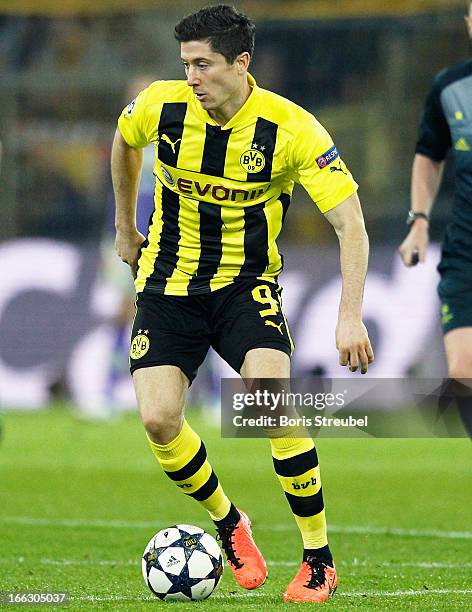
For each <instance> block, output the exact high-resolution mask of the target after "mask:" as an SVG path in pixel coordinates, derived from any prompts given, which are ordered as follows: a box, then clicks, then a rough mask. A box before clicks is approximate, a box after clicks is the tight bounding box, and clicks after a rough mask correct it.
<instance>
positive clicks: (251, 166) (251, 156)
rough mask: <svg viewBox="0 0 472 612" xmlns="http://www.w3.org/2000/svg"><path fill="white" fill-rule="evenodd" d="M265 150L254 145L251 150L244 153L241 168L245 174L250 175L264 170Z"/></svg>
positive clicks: (240, 159)
mask: <svg viewBox="0 0 472 612" xmlns="http://www.w3.org/2000/svg"><path fill="white" fill-rule="evenodd" d="M263 150H264V147H259V148H258V145H257V144H256V143H254V144H253V145H252V147H251V148H250V149H248V150H247V151H244V153H243V154H242V155H241V157H240V158H239V163H240V164H241V168H242V169H243V170H244V171H245V172H250V173H255V172H260V171H261V170H263V169H264V166H265V164H266V160H265V157H264V153H263V152H262V151H263Z"/></svg>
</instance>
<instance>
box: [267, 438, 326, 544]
mask: <svg viewBox="0 0 472 612" xmlns="http://www.w3.org/2000/svg"><path fill="white" fill-rule="evenodd" d="M270 445H271V449H272V460H273V463H274V468H275V472H276V474H277V477H278V479H279V480H280V484H281V485H282V489H283V490H284V493H285V496H286V498H287V500H288V503H289V504H290V508H291V509H292V512H293V515H294V517H295V521H296V522H297V525H298V528H299V529H300V533H301V535H302V539H303V546H304V548H305V549H316V548H322V547H324V546H326V545H327V543H328V538H327V533H326V518H325V511H324V504H323V492H322V488H321V479H320V467H319V464H318V456H317V454H316V449H315V445H314V443H313V440H312V439H311V438H293V437H283V438H271V440H270Z"/></svg>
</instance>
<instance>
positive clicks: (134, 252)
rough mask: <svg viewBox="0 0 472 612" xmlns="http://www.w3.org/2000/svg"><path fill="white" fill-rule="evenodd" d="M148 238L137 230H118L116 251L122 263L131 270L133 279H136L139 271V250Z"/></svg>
mask: <svg viewBox="0 0 472 612" xmlns="http://www.w3.org/2000/svg"><path fill="white" fill-rule="evenodd" d="M145 240H146V238H145V237H144V236H143V235H142V234H141V232H138V230H136V229H132V230H129V231H128V230H127V231H123V230H117V232H116V238H115V249H116V252H117V253H118V256H119V257H120V258H121V260H122V261H124V262H125V263H127V264H128V265H129V266H130V268H131V273H132V275H133V278H136V274H137V270H138V257H139V250H140V248H141V247H142V245H143V243H144V242H145Z"/></svg>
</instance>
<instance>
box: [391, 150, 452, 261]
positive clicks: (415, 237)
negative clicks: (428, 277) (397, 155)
mask: <svg viewBox="0 0 472 612" xmlns="http://www.w3.org/2000/svg"><path fill="white" fill-rule="evenodd" d="M443 170H444V161H436V160H434V159H431V158H429V157H426V156H425V155H422V154H421V153H417V154H416V155H415V157H414V160H413V168H412V171H411V211H412V212H413V213H421V214H423V215H426V217H427V218H426V219H425V218H423V217H419V218H418V219H416V220H415V221H414V222H413V224H412V225H411V227H410V231H409V232H408V235H407V237H406V238H405V240H404V241H403V242H402V244H401V245H400V248H399V249H398V250H399V252H400V256H401V258H402V260H403V263H404V264H405V265H406V266H411V265H415V264H416V263H417V262H418V261H420V262H424V260H425V258H426V249H427V248H428V242H429V233H428V229H429V221H428V219H429V216H430V213H431V209H432V207H433V203H434V200H435V199H436V196H437V193H438V191H439V186H440V185H441V179H442V175H443Z"/></svg>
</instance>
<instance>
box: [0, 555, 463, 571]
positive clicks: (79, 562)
mask: <svg viewBox="0 0 472 612" xmlns="http://www.w3.org/2000/svg"><path fill="white" fill-rule="evenodd" d="M35 562H36V563H40V564H41V565H58V566H69V565H70V566H74V565H76V566H85V567H87V566H105V567H107V566H109V567H137V566H140V565H141V560H140V559H117V560H114V559H49V558H44V557H43V558H42V559H39V560H36V561H35ZM13 563H28V559H26V558H25V557H16V558H8V559H7V558H3V559H2V558H0V564H2V565H8V564H13ZM267 563H268V565H269V566H270V567H298V565H299V562H298V561H271V560H269V561H267ZM336 565H337V566H340V567H370V568H375V567H385V568H389V567H390V568H393V569H398V568H401V567H411V568H418V569H460V568H469V567H472V562H470V563H468V562H466V563H447V562H438V561H418V562H413V561H411V562H408V561H406V562H399V563H395V562H393V561H374V560H359V559H354V560H352V561H344V560H341V561H339V562H338V563H337V564H336Z"/></svg>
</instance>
